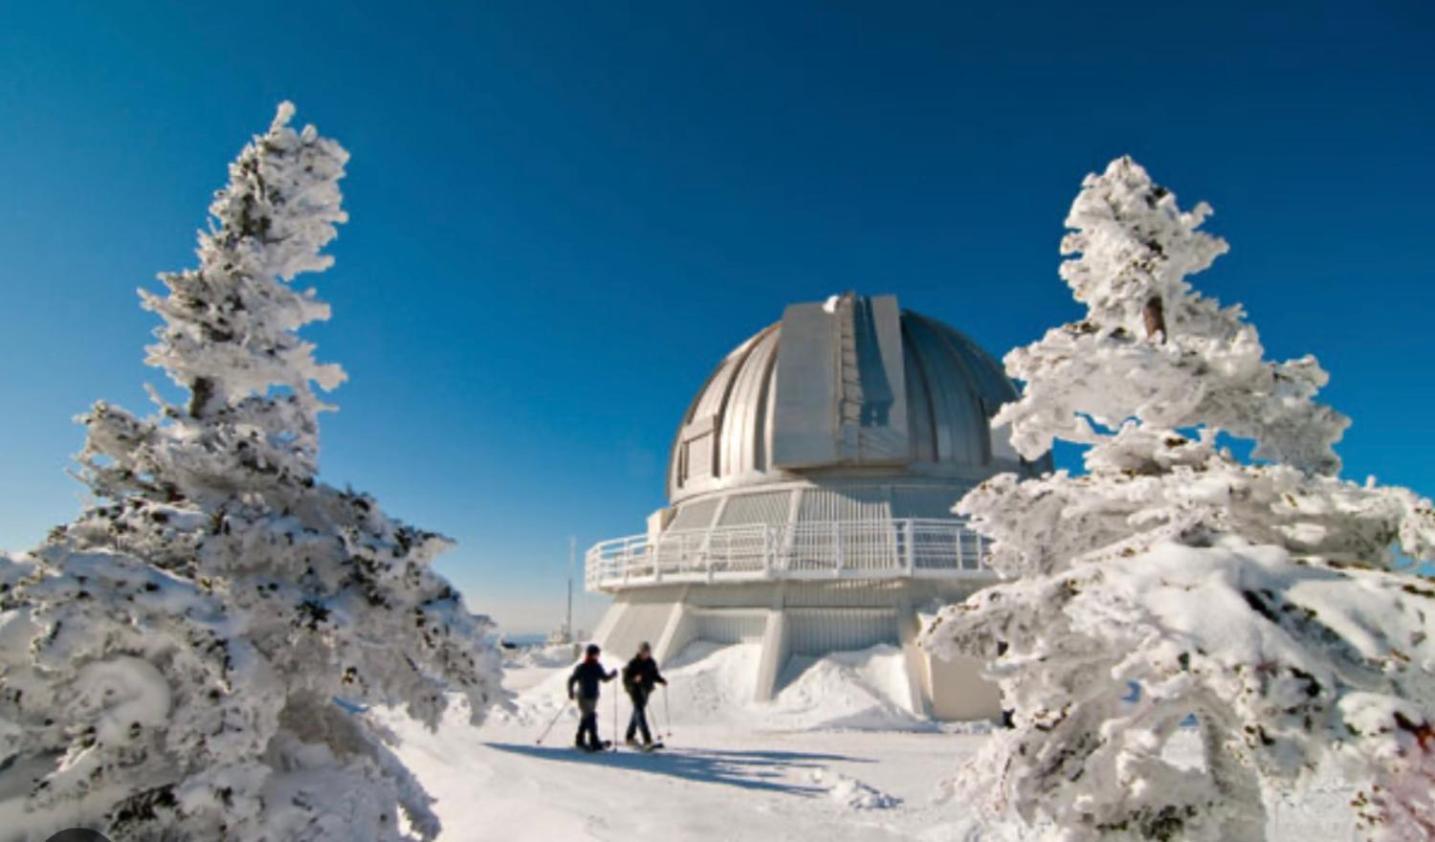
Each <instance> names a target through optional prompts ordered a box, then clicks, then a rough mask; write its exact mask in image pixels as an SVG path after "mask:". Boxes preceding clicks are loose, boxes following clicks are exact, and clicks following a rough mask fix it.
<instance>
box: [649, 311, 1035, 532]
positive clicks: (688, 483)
mask: <svg viewBox="0 0 1435 842" xmlns="http://www.w3.org/2000/svg"><path fill="white" fill-rule="evenodd" d="M1016 397H1017V393H1016V390H1015V388H1013V386H1012V383H1011V381H1010V380H1009V379H1007V377H1006V375H1005V374H1004V373H1003V371H1002V368H1001V366H1000V364H998V363H997V362H996V360H994V359H992V357H991V356H990V355H988V354H987V353H986V352H985V351H983V350H982V349H981V348H980V347H979V346H977V344H976V343H975V342H973V341H972V340H971V339H969V338H967V337H966V336H965V335H964V334H962V333H961V332H960V331H958V330H956V329H955V328H952V327H950V326H948V325H946V324H943V323H942V322H940V321H938V320H936V319H932V318H929V317H927V316H923V315H921V314H919V313H915V312H912V311H911V310H901V309H899V308H898V306H897V301H896V298H895V297H893V296H874V297H871V298H868V297H864V296H857V295H852V294H847V295H842V296H834V297H833V298H831V299H828V300H827V301H826V302H820V303H804V304H794V305H792V306H790V307H788V308H787V309H786V311H785V312H784V314H783V317H782V320H781V321H780V322H777V323H775V324H773V325H770V326H768V327H767V328H765V329H763V330H761V331H759V332H758V333H757V334H756V335H755V336H753V337H751V338H749V339H748V340H747V341H745V342H743V343H742V344H741V345H739V346H737V348H735V349H734V350H733V351H732V352H731V353H729V354H728V355H727V356H726V357H725V358H724V359H723V360H722V362H721V363H719V364H718V366H717V368H716V369H714V370H713V372H712V374H711V375H710V376H709V377H708V379H707V382H706V383H704V384H703V386H702V388H701V389H700V390H698V393H697V396H696V397H695V398H694V399H693V401H692V402H691V404H690V405H689V406H688V409H687V412H686V413H685V414H684V415H683V418H682V423H681V424H680V425H679V428H678V433H677V437H676V440H675V441H674V443H673V449H672V455H671V458H670V460H669V465H668V498H669V501H670V502H671V503H672V504H674V505H675V506H680V504H682V503H683V502H684V501H688V500H692V499H695V498H700V497H704V496H709V495H711V493H713V492H719V491H722V492H730V491H734V490H737V489H740V488H745V487H749V486H763V485H771V484H775V483H788V482H792V481H794V480H801V479H807V480H811V481H823V480H828V481H830V480H834V479H841V478H844V477H851V478H854V479H856V478H869V479H878V478H883V477H885V478H887V479H888V480H889V481H890V479H891V478H893V477H897V476H905V477H909V478H913V479H922V478H925V479H930V480H936V481H944V484H948V485H949V484H951V483H953V482H957V483H959V484H968V483H975V482H978V481H980V480H982V479H984V478H986V477H988V476H991V475H992V474H994V473H998V472H1001V471H1006V470H1021V469H1022V468H1023V467H1024V466H1023V464H1022V462H1021V460H1020V458H1019V457H1018V456H1017V455H1016V453H1015V452H1014V451H1013V450H1012V449H1011V447H1010V445H1009V444H1008V442H1007V439H1006V435H1005V433H1004V432H999V433H998V434H997V435H993V431H992V430H991V427H990V419H991V416H992V415H994V414H995V413H996V411H997V409H998V408H999V407H1000V406H1001V405H1002V404H1003V403H1006V402H1008V401H1012V400H1015V399H1016ZM943 499H944V500H945V506H946V507H950V505H951V503H952V501H953V499H954V498H951V497H950V496H948V497H945V498H943ZM922 514H923V515H926V516H931V515H933V514H938V515H939V516H946V515H947V514H948V512H947V511H945V510H944V511H942V512H940V513H928V512H923V513H922Z"/></svg>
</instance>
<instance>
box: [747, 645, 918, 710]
mask: <svg viewBox="0 0 1435 842" xmlns="http://www.w3.org/2000/svg"><path fill="white" fill-rule="evenodd" d="M778 686H779V687H780V688H781V689H780V690H779V691H778V694H777V698H776V699H775V700H774V701H773V703H772V715H771V718H772V721H773V722H774V724H777V725H780V726H784V727H789V728H794V729H852V730H911V729H913V728H919V727H928V726H929V725H930V723H929V721H928V720H927V719H926V717H924V716H921V715H919V714H918V713H917V712H915V711H913V710H912V707H911V702H910V699H911V694H910V691H909V689H908V687H909V685H908V681H907V669H906V663H905V659H904V658H903V656H902V650H901V649H899V648H898V647H896V646H891V645H888V644H881V645H878V646H873V647H871V648H870V649H861V650H857V651H853V652H834V653H832V654H830V655H827V656H824V657H821V658H811V657H803V656H794V657H793V658H792V659H790V660H789V661H788V662H787V668H786V669H785V670H784V671H783V673H782V677H781V679H780V681H779V682H778Z"/></svg>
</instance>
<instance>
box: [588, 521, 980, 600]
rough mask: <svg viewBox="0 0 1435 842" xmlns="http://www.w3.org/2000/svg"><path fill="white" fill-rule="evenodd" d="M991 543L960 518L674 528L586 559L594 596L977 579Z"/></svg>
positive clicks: (605, 547) (604, 547)
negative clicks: (704, 585) (704, 586)
mask: <svg viewBox="0 0 1435 842" xmlns="http://www.w3.org/2000/svg"><path fill="white" fill-rule="evenodd" d="M986 550H987V540H986V539H985V538H983V537H981V536H980V535H978V534H977V533H976V532H973V531H972V530H971V529H969V528H968V527H967V526H966V523H965V522H964V521H960V520H950V519H948V520H923V519H902V520H880V521H875V520H874V521H831V522H815V523H814V522H803V523H796V524H785V525H782V526H765V525H751V526H716V527H710V528H706V529H690V530H669V531H667V532H664V533H663V534H662V536H661V537H659V538H658V539H657V540H656V541H652V540H649V538H648V536H647V535H633V536H629V537H626V538H615V539H613V540H610V541H603V542H602V543H599V544H595V545H594V546H593V547H591V548H590V549H589V550H588V552H587V554H586V556H585V559H584V572H585V583H586V585H587V589H588V590H589V591H606V592H613V591H621V590H624V589H627V588H636V587H645V586H653V585H664V584H682V583H693V582H760V581H784V580H806V581H832V580H854V579H855V580H885V579H936V578H940V579H972V580H979V581H980V580H992V579H995V578H996V576H995V574H994V573H992V572H991V570H990V569H988V568H987V566H986V565H985V564H984V563H983V561H982V559H983V558H984V557H985V555H986Z"/></svg>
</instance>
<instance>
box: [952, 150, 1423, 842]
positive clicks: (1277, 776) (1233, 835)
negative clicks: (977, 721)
mask: <svg viewBox="0 0 1435 842" xmlns="http://www.w3.org/2000/svg"><path fill="white" fill-rule="evenodd" d="M1209 213H1210V209H1209V207H1207V206H1206V205H1204V204H1201V205H1197V206H1196V207H1195V208H1194V209H1193V210H1190V211H1182V210H1181V209H1180V208H1179V207H1178V206H1177V204H1176V198H1175V196H1174V195H1172V194H1171V193H1170V192H1168V191H1167V190H1165V189H1163V188H1162V187H1160V186H1158V185H1156V184H1154V183H1152V181H1151V179H1150V178H1149V177H1148V176H1147V174H1146V172H1145V170H1143V169H1142V168H1141V167H1140V166H1138V165H1137V164H1136V163H1134V162H1133V161H1131V160H1130V159H1129V158H1121V159H1118V160H1116V161H1113V162H1112V163H1111V165H1110V166H1109V167H1108V168H1107V170H1106V172H1105V173H1104V174H1102V175H1092V176H1089V177H1088V178H1087V179H1086V181H1085V182H1084V183H1083V186H1082V190H1081V192H1080V194H1079V195H1078V196H1077V198H1076V201H1075V203H1074V204H1073V206H1072V209H1071V214H1070V216H1069V217H1068V218H1067V226H1068V227H1069V228H1070V229H1072V230H1071V232H1070V233H1069V234H1068V236H1067V237H1066V239H1065V240H1064V242H1063V243H1062V250H1063V253H1065V254H1073V255H1077V257H1075V258H1073V259H1070V260H1067V261H1066V262H1065V263H1064V264H1063V265H1062V267H1061V276H1062V277H1063V278H1064V279H1065V280H1066V282H1067V283H1068V284H1069V285H1070V286H1071V288H1072V290H1073V292H1074V293H1075V297H1076V299H1077V301H1079V302H1081V303H1082V304H1084V305H1085V306H1086V308H1087V312H1086V316H1085V318H1083V319H1082V320H1081V321H1078V322H1075V323H1071V324H1066V325H1062V326H1061V327H1058V328H1055V329H1053V330H1051V331H1049V332H1048V333H1047V334H1046V336H1045V337H1044V338H1042V339H1041V340H1040V341H1038V342H1036V343H1034V344H1032V345H1030V346H1027V347H1025V348H1020V349H1017V350H1015V351H1012V352H1011V353H1010V354H1009V355H1008V356H1007V357H1006V360H1005V362H1006V368H1007V372H1008V374H1010V375H1011V376H1012V377H1014V378H1017V379H1019V380H1022V381H1025V388H1024V390H1023V392H1022V395H1021V398H1020V400H1018V401H1016V402H1014V403H1011V404H1008V405H1007V406H1005V407H1004V408H1003V409H1002V410H1001V412H1000V413H999V414H998V415H997V417H996V418H995V419H994V420H993V425H994V426H1001V425H1008V424H1009V425H1010V427H1011V433H1012V440H1013V443H1014V445H1015V446H1016V447H1017V449H1018V450H1019V451H1020V452H1021V453H1022V454H1023V455H1024V456H1026V457H1028V458H1034V457H1037V456H1039V455H1040V454H1041V453H1043V452H1045V451H1046V450H1047V449H1048V448H1049V447H1051V445H1052V443H1053V441H1055V440H1058V439H1061V440H1065V441H1071V442H1077V443H1080V444H1083V445H1087V446H1088V449H1087V450H1086V452H1085V457H1084V458H1085V466H1086V471H1085V473H1084V474H1082V475H1079V476H1072V475H1069V474H1068V473H1067V472H1065V471H1058V472H1056V473H1054V474H1051V475H1048V476H1045V477H1042V478H1037V479H1029V480H1026V481H1019V480H1018V479H1017V478H1016V477H1015V476H1013V475H1003V476H998V477H995V478H993V479H991V480H990V481H988V482H985V483H983V484H982V485H980V486H979V487H978V488H976V489H975V490H973V491H972V492H971V493H970V494H969V495H968V496H967V497H966V498H964V499H963V500H962V501H961V502H960V504H959V505H958V507H957V510H958V512H959V513H961V514H964V515H967V516H969V517H970V518H971V519H972V522H973V524H974V525H975V528H976V529H978V530H979V531H981V532H982V533H984V534H986V535H988V536H990V537H991V538H992V539H993V547H992V555H991V564H992V566H993V567H994V568H995V569H996V571H997V572H998V573H1000V574H1001V575H1002V576H1003V577H1005V578H1007V579H1008V580H1009V581H1007V582H1004V583H1003V584H1000V585H998V586H996V587H992V588H989V589H986V590H983V591H981V592H979V593H978V594H976V595H975V596H973V597H972V598H971V599H969V600H967V601H966V602H965V603H963V604H960V605H955V606H951V607H949V608H947V609H945V610H944V611H943V612H942V614H941V615H940V617H939V618H938V620H937V621H936V622H935V623H934V624H933V626H932V627H931V628H930V629H928V630H927V632H926V635H925V637H924V641H925V643H926V645H927V646H928V647H929V648H931V649H932V650H934V651H936V652H938V653H950V652H957V651H962V652H971V653H978V654H982V655H985V656H986V657H987V658H989V659H990V662H991V663H990V669H991V671H992V674H993V675H994V677H995V678H997V679H998V680H999V681H1000V684H1001V687H1002V691H1003V695H1004V698H1005V701H1006V704H1007V706H1009V707H1011V708H1013V709H1014V711H1015V715H1014V721H1015V728H1014V729H1013V730H1011V731H1010V732H1007V733H1004V734H1001V735H999V736H998V737H997V738H996V739H994V740H993V741H992V742H991V743H990V744H989V745H988V747H987V748H986V749H985V750H984V752H983V753H982V755H981V756H980V757H979V758H978V759H977V760H975V761H974V762H973V763H971V764H970V765H969V766H968V767H966V768H965V769H964V771H963V773H962V775H961V776H960V777H959V779H958V780H959V783H960V784H961V785H963V786H964V787H966V788H969V790H970V791H971V792H973V793H976V794H979V796H980V798H982V799H984V800H985V801H986V803H988V804H989V805H990V806H992V807H993V808H994V809H995V810H996V811H997V812H1003V811H1005V810H1008V809H1011V810H1014V811H1015V812H1016V813H1017V814H1019V815H1020V816H1021V817H1023V818H1024V819H1025V820H1027V821H1029V822H1032V823H1034V824H1035V825H1038V826H1044V827H1047V828H1055V829H1054V830H1052V831H1051V835H1052V836H1054V837H1055V838H1061V839H1066V840H1087V839H1099V838H1100V839H1105V838H1142V839H1193V840H1194V839H1202V840H1243V839H1260V838H1262V837H1263V835H1264V832H1265V827H1266V816H1265V812H1264V802H1263V796H1265V797H1266V798H1269V797H1271V796H1273V795H1274V794H1275V793H1276V792H1279V791H1281V790H1284V789H1286V788H1289V787H1292V786H1298V785H1299V784H1301V783H1302V782H1303V781H1305V780H1307V779H1308V777H1309V775H1310V773H1311V772H1312V771H1313V770H1314V769H1315V768H1316V767H1317V766H1319V765H1321V764H1323V763H1334V764H1338V765H1339V768H1340V769H1341V770H1342V771H1343V773H1344V774H1345V775H1346V776H1347V778H1348V779H1349V780H1351V781H1352V782H1354V783H1356V784H1357V785H1358V786H1359V787H1360V789H1361V793H1362V794H1361V796H1360V797H1359V798H1358V799H1357V804H1356V805H1355V808H1356V809H1357V810H1358V811H1359V814H1360V820H1361V823H1362V825H1363V826H1364V827H1365V828H1366V829H1367V830H1368V831H1369V832H1370V833H1371V835H1373V836H1377V837H1381V836H1383V837H1385V838H1396V839H1427V838H1431V835H1432V834H1435V809H1432V808H1435V797H1433V796H1432V794H1431V793H1432V791H1435V734H1432V716H1435V583H1432V582H1431V581H1429V580H1428V579H1425V578H1422V577H1419V576H1417V575H1414V573H1413V571H1412V570H1411V568H1410V567H1409V560H1410V559H1429V558H1431V557H1432V556H1435V512H1432V508H1431V504H1430V502H1429V501H1428V500H1424V499H1421V498H1419V497H1417V496H1416V495H1415V494H1413V493H1411V492H1410V491H1407V490H1405V489H1401V488H1391V487H1383V486H1378V485H1376V484H1375V483H1374V481H1370V482H1367V483H1365V484H1363V485H1358V484H1354V483H1350V482H1345V481H1342V480H1340V479H1338V478H1337V476H1336V474H1337V472H1338V470H1339V467H1340V463H1339V460H1338V459H1337V458H1336V456H1335V453H1334V451H1333V449H1332V448H1333V445H1334V444H1335V442H1337V441H1338V440H1339V438H1340V437H1341V434H1342V432H1343V430H1344V428H1345V427H1346V425H1347V423H1348V422H1347V420H1346V419H1345V418H1344V417H1342V416H1340V415H1339V414H1337V413H1335V412H1333V411H1332V410H1330V409H1329V408H1327V407H1325V406H1323V405H1321V404H1319V403H1317V402H1316V401H1315V400H1314V397H1315V394H1316V392H1317V391H1318V390H1319V389H1320V388H1321V387H1322V386H1323V385H1324V384H1325V382H1326V374H1325V372H1324V371H1323V370H1322V369H1321V368H1320V366H1319V365H1317V363H1316V361H1315V360H1314V359H1313V358H1311V357H1304V358H1301V359H1297V360H1292V361H1288V362H1280V363H1273V362H1269V361H1267V360H1265V359H1264V351H1263V349H1262V347H1261V343H1260V340H1259V338H1258V336H1257V333H1256V330H1255V328H1254V327H1252V326H1251V325H1250V324H1248V323H1247V322H1246V321H1245V318H1244V314H1243V312H1242V311H1241V309H1240V308H1239V307H1221V306H1220V305H1219V304H1217V303H1216V302H1215V301H1213V300H1211V299H1210V298H1207V297H1204V296H1202V295H1201V294H1199V293H1198V292H1196V291H1195V290H1193V289H1192V288H1191V286H1190V284H1189V283H1188V282H1187V280H1186V278H1187V276H1188V275H1190V274H1192V273H1194V272H1198V271H1201V270H1203V269H1205V268H1206V267H1208V266H1209V265H1210V264H1211V263H1212V261H1213V260H1214V259H1215V258H1216V257H1218V256H1219V255H1221V254H1222V253H1223V252H1225V250H1226V244H1225V242H1223V241H1222V240H1220V239H1218V238H1215V237H1213V236H1211V235H1209V234H1207V233H1205V232H1203V231H1201V230H1200V226H1201V224H1202V222H1203V221H1204V220H1205V218H1206V217H1207V215H1208V214H1209ZM1222 434H1224V435H1225V436H1226V437H1229V439H1230V440H1231V441H1234V440H1237V439H1245V440H1250V441H1252V442H1253V443H1254V451H1253V458H1254V460H1255V461H1254V462H1249V463H1248V462H1243V461H1241V460H1239V459H1237V458H1236V457H1235V456H1233V455H1232V453H1231V452H1230V451H1229V450H1228V449H1227V448H1226V447H1225V446H1224V445H1225V443H1226V441H1227V439H1226V438H1222ZM1397 548H1398V549H1399V550H1400V551H1401V552H1403V553H1404V556H1403V557H1402V556H1401V555H1400V554H1399V553H1397V552H1396V549H1397ZM1132 688H1135V689H1134V690H1133V689H1132ZM1192 715H1194V722H1195V736H1196V739H1197V740H1198V742H1199V748H1200V751H1199V757H1198V758H1197V760H1196V762H1195V765H1194V766H1192V765H1191V764H1190V763H1188V762H1186V761H1188V760H1190V758H1189V757H1187V756H1185V755H1184V754H1183V753H1182V752H1181V751H1179V750H1175V747H1174V746H1173V739H1177V740H1178V741H1179V739H1184V737H1181V738H1178V735H1179V734H1182V733H1183V732H1184V733H1185V734H1186V735H1190V734H1191V731H1190V729H1189V728H1188V727H1183V722H1189V721H1190V720H1189V719H1188V717H1191V716H1192Z"/></svg>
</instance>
